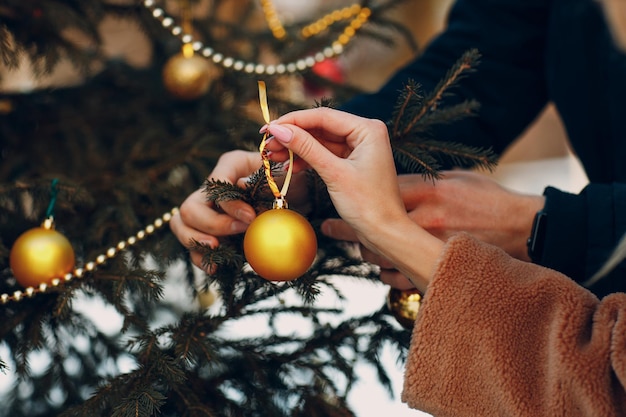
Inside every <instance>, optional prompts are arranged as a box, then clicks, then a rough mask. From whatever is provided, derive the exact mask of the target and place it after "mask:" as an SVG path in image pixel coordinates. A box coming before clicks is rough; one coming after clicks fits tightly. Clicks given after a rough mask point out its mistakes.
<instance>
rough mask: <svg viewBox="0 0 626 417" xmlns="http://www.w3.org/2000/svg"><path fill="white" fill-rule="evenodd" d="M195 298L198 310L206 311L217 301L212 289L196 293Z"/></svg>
mask: <svg viewBox="0 0 626 417" xmlns="http://www.w3.org/2000/svg"><path fill="white" fill-rule="evenodd" d="M197 298H198V304H200V308H201V309H203V310H206V309H208V308H209V307H211V306H212V305H213V304H215V301H217V293H216V292H215V290H214V289H212V288H209V289H207V290H206V291H205V290H202V291H198V295H197Z"/></svg>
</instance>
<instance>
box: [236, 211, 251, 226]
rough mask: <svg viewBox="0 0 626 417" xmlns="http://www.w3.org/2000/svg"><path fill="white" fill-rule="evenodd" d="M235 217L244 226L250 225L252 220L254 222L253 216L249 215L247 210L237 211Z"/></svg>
mask: <svg viewBox="0 0 626 417" xmlns="http://www.w3.org/2000/svg"><path fill="white" fill-rule="evenodd" d="M235 216H236V217H237V219H239V220H241V221H242V222H244V223H246V224H250V223H252V220H254V214H252V213H250V212H249V211H248V210H237V212H236V213H235Z"/></svg>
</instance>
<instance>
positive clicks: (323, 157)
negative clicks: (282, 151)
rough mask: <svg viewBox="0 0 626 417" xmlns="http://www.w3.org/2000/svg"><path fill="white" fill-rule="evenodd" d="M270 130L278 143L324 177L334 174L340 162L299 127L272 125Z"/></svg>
mask: <svg viewBox="0 0 626 417" xmlns="http://www.w3.org/2000/svg"><path fill="white" fill-rule="evenodd" d="M268 129H270V132H271V133H272V134H273V135H274V137H275V138H276V139H277V140H278V141H280V142H281V143H282V144H283V145H284V146H285V147H286V148H288V149H291V150H292V151H293V152H294V153H295V154H297V155H298V156H300V157H301V158H302V159H304V160H305V161H306V162H307V163H308V164H309V165H310V166H311V167H312V168H313V169H314V170H316V171H317V172H318V174H320V176H322V177H324V174H325V173H327V172H333V171H334V169H335V166H336V165H337V164H338V162H339V160H338V158H337V157H336V156H335V155H334V154H333V153H332V152H331V151H330V150H328V149H327V148H326V147H324V145H322V144H321V143H320V142H318V141H317V140H316V139H315V138H314V137H313V136H311V134H310V133H309V132H307V131H306V130H303V129H301V128H299V127H298V126H294V125H278V124H271V125H270V126H269V127H268Z"/></svg>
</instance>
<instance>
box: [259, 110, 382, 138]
mask: <svg viewBox="0 0 626 417" xmlns="http://www.w3.org/2000/svg"><path fill="white" fill-rule="evenodd" d="M371 121H372V120H371V119H366V118H363V117H360V116H356V115H354V114H351V113H346V112H341V111H337V110H333V109H330V108H328V107H318V108H315V109H311V110H299V111H293V112H290V113H287V114H285V115H283V116H281V117H280V118H278V119H277V120H275V121H274V122H272V123H270V125H269V126H268V130H269V131H270V132H272V128H273V126H274V125H276V124H290V125H296V126H299V127H300V128H302V129H304V130H306V131H309V132H315V133H318V132H323V133H324V134H325V136H327V138H328V139H329V140H331V139H333V138H334V140H335V141H339V142H342V141H343V140H344V138H348V137H352V136H354V135H353V134H354V132H355V130H358V129H360V128H361V127H362V126H363V125H366V124H368V123H370V122H371ZM316 131H317V132H316ZM316 136H317V135H316Z"/></svg>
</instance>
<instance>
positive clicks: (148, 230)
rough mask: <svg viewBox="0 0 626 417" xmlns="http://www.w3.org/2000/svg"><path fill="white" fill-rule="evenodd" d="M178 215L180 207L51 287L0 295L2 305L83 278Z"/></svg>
mask: <svg viewBox="0 0 626 417" xmlns="http://www.w3.org/2000/svg"><path fill="white" fill-rule="evenodd" d="M176 213H178V207H174V208H172V209H171V210H170V211H168V212H167V213H165V214H163V215H162V216H161V217H159V218H157V219H156V220H155V221H154V222H152V223H151V224H149V225H147V226H146V227H145V228H144V229H142V230H140V231H138V232H137V233H136V234H134V235H133V236H130V237H128V238H127V239H126V240H122V241H120V242H118V244H117V245H115V246H112V247H110V248H108V249H107V250H106V251H104V252H103V253H101V254H100V255H98V256H96V257H95V258H94V260H93V261H90V262H87V263H86V264H85V265H84V266H83V267H82V268H75V269H74V270H73V271H72V272H69V273H67V274H65V276H62V277H58V278H54V279H53V280H52V282H51V284H50V285H48V284H46V283H42V284H40V285H39V286H38V287H36V288H35V287H27V288H25V289H24V290H17V291H15V292H13V294H8V293H4V294H0V304H6V303H8V302H10V301H21V300H23V299H24V298H30V297H33V296H35V295H37V294H40V293H44V292H46V291H48V290H49V289H50V287H58V286H59V285H61V284H63V283H67V282H69V281H72V280H73V279H75V278H83V277H84V276H85V274H86V273H89V272H93V271H95V270H96V269H97V268H98V266H100V265H102V264H104V263H105V262H106V261H107V260H109V259H113V258H115V257H116V256H117V255H119V254H120V253H121V252H122V251H124V250H125V249H128V248H130V247H131V246H133V245H135V244H137V242H139V241H141V240H143V239H145V238H146V237H148V236H150V235H152V234H153V233H154V232H156V231H157V230H158V229H160V228H162V227H163V226H164V225H166V224H167V223H169V221H170V220H171V219H172V216H174V215H175V214H176Z"/></svg>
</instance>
